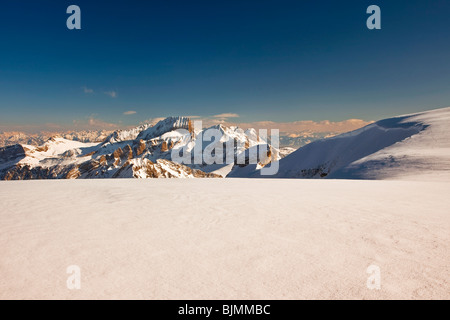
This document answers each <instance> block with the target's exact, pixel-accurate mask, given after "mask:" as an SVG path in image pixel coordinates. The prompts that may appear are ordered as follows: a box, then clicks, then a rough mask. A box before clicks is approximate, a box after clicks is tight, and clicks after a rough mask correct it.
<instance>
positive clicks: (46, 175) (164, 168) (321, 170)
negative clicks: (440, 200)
mask: <svg viewBox="0 0 450 320" xmlns="http://www.w3.org/2000/svg"><path fill="white" fill-rule="evenodd" d="M449 123H450V108H444V109H437V110H432V111H426V112H422V113H417V114H411V115H405V116H399V117H393V118H389V119H384V120H381V121H378V122H375V123H372V124H370V125H368V126H366V127H363V128H361V129H358V130H355V131H352V132H349V133H344V134H341V135H337V136H334V135H333V134H331V133H330V134H327V135H326V137H323V138H320V137H319V136H315V137H314V135H311V136H312V138H311V140H312V141H311V142H310V143H308V142H309V141H308V142H305V143H307V144H306V145H304V146H303V147H301V148H299V149H298V150H295V148H290V147H283V148H274V147H273V146H272V145H271V144H270V139H268V140H267V141H268V142H267V141H265V140H264V139H262V138H261V137H259V136H258V133H257V131H256V130H254V129H248V130H245V131H244V130H242V129H240V128H238V127H233V126H232V127H226V126H223V125H216V126H213V127H210V128H208V129H215V130H216V132H220V134H221V138H220V140H218V141H214V142H213V143H211V145H217V144H219V143H220V144H222V145H223V146H226V145H227V143H230V142H231V143H232V150H231V152H232V155H231V156H232V157H233V161H232V162H231V163H230V162H228V164H226V163H224V164H211V161H208V159H207V158H203V159H202V161H200V162H196V163H192V162H189V163H185V164H180V163H177V162H176V161H174V159H172V151H173V150H175V151H177V152H180V151H181V153H183V154H184V152H188V153H189V154H191V158H192V159H194V153H195V152H194V151H195V150H196V149H197V148H198V147H200V150H201V151H205V148H206V146H207V145H208V143H205V142H202V143H200V144H199V142H200V141H203V140H202V135H203V133H205V132H206V130H207V129H205V130H203V129H202V130H195V129H194V128H193V125H192V121H191V119H189V118H188V117H169V118H166V119H164V120H161V121H160V122H158V123H157V124H154V125H153V124H144V125H141V126H138V127H136V128H133V129H129V130H117V131H113V132H104V131H103V132H85V133H83V134H82V133H79V134H78V135H74V136H71V137H70V139H67V138H68V137H62V136H56V137H51V138H49V139H48V140H46V141H45V142H44V143H41V144H39V145H37V143H33V144H28V143H17V144H14V145H9V146H6V147H2V148H0V180H28V179H95V178H142V179H145V178H223V177H228V178H259V177H263V178H297V179H298V178H300V179H311V178H312V179H391V178H392V179H397V178H415V177H419V176H420V177H424V176H425V177H427V178H433V179H434V178H437V179H440V178H441V177H443V176H445V177H448V176H450V137H449V132H450V131H449V130H448V124H449ZM291 138H292V139H295V138H299V137H298V136H296V137H291ZM281 139H283V137H282V138H281ZM32 142H37V141H35V140H33V141H32ZM261 148H264V149H261ZM261 150H262V152H260V151H261ZM229 151H230V150H229ZM266 151H267V152H266ZM258 154H262V155H263V156H262V157H261V155H260V156H259V157H257V158H254V157H255V155H258ZM266 155H267V156H266ZM204 157H205V156H204ZM238 159H244V160H243V162H239V161H238ZM224 160H225V159H224ZM224 162H225V161H224ZM271 162H273V163H275V162H278V163H277V165H279V170H278V173H277V174H275V175H273V176H262V175H261V168H263V167H264V166H266V165H268V164H269V163H271Z"/></svg>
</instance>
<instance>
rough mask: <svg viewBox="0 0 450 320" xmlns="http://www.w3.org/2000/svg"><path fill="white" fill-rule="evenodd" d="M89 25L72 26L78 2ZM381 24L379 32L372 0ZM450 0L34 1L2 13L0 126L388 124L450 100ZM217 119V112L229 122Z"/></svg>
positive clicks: (10, 6) (16, 3)
mask: <svg viewBox="0 0 450 320" xmlns="http://www.w3.org/2000/svg"><path fill="white" fill-rule="evenodd" d="M73 4H75V5H78V6H79V7H80V8H81V28H82V29H81V30H69V29H68V28H67V27H66V20H67V18H68V17H69V14H67V13H66V9H67V7H68V6H69V5H73ZM372 4H375V5H378V6H379V7H380V8H381V27H382V28H381V30H369V29H368V28H367V27H366V20H367V18H368V17H369V14H367V13H366V10H367V7H368V6H369V5H372ZM449 17H450V1H445V0H444V1H442V0H434V1H414V0H410V1H396V0H389V1H381V0H370V1H365V0H351V1H323V0H316V1H300V0H295V1H283V0H277V1H267V0H258V1H256V0H252V1H248V0H227V1H222V0H215V1H211V0H209V1H194V0H193V1H191V0H183V1H170V0H164V1H157V0H152V1H142V0H127V1H114V0H96V1H85V0H71V1H66V0H58V1H54V0H33V1H32V0H23V1H7V2H3V3H2V4H1V8H0V131H2V130H3V131H6V130H13V129H17V130H22V131H27V130H28V131H33V130H34V131H37V130H43V129H46V130H48V129H52V128H54V129H55V130H57V129H61V128H73V127H77V126H79V127H80V128H81V127H83V128H86V127H92V128H95V127H97V128H100V127H102V128H115V127H118V126H131V125H136V124H139V123H142V122H144V121H146V119H154V118H159V117H166V116H176V115H185V116H200V117H209V118H211V119H221V118H220V116H219V115H222V116H228V117H222V118H223V119H224V120H228V121H234V122H236V123H251V122H261V121H273V122H283V123H286V122H291V121H305V120H311V121H323V120H329V121H337V122H339V121H344V120H347V119H362V120H365V121H371V120H378V119H382V118H386V117H390V116H395V115H399V114H405V113H413V112H419V111H424V110H430V109H436V108H441V107H447V106H450V62H449V57H450V41H449V39H450V24H449ZM218 116H219V117H218Z"/></svg>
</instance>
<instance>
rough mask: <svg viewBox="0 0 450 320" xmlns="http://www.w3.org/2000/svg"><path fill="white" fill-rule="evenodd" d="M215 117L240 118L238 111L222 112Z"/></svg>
mask: <svg viewBox="0 0 450 320" xmlns="http://www.w3.org/2000/svg"><path fill="white" fill-rule="evenodd" d="M213 118H219V119H227V118H239V115H238V114H237V113H221V114H218V115H215V116H213Z"/></svg>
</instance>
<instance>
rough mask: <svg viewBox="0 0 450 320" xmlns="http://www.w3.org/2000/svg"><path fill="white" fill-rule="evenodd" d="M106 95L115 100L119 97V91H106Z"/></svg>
mask: <svg viewBox="0 0 450 320" xmlns="http://www.w3.org/2000/svg"><path fill="white" fill-rule="evenodd" d="M104 94H106V95H108V96H110V97H111V98H113V99H115V98H117V96H118V94H117V91H106V92H104Z"/></svg>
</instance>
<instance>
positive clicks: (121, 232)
mask: <svg viewBox="0 0 450 320" xmlns="http://www.w3.org/2000/svg"><path fill="white" fill-rule="evenodd" d="M449 187H450V183H448V182H437V181H435V182H418V181H416V182H410V181H409V182H406V181H348V180H276V179H270V180H264V179H247V180H242V179H211V180H203V179H200V180H197V179H180V180H158V179H155V180H153V179H150V180H131V179H130V180H60V181H52V180H44V181H19V182H0V203H1V204H2V206H1V209H0V221H1V223H0V256H1V259H0V299H25V298H33V299H36V298H42V299H60V298H62V299H86V298H104V299H112V298H124V299H302V298H319V299H328V298H336V299H344V298H350V299H354V298H355V299H363V298H364V299H381V298H387V299H397V298H399V299H410V298H411V299H428V298H433V299H450V210H449V208H450V197H448V190H449ZM71 265H78V266H79V267H80V268H81V290H75V291H71V290H68V289H67V287H66V281H67V278H68V276H69V275H68V274H66V269H67V267H68V266H71ZM370 265H377V266H379V267H380V270H381V290H379V291H378V290H369V289H368V288H367V286H366V283H367V279H368V277H369V274H367V273H366V270H367V268H368V267H369V266H370Z"/></svg>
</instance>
